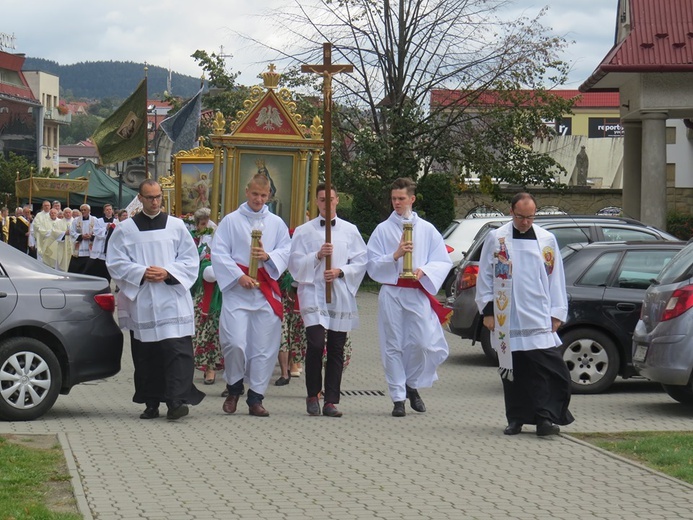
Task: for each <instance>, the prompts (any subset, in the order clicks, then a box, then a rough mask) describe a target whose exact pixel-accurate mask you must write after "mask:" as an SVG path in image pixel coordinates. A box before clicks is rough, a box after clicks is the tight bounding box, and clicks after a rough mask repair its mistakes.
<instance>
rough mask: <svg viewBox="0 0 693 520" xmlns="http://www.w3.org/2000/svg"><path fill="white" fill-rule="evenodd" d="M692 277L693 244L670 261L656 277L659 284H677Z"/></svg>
mask: <svg viewBox="0 0 693 520" xmlns="http://www.w3.org/2000/svg"><path fill="white" fill-rule="evenodd" d="M691 276H693V243H691V244H688V245H687V246H686V247H684V248H683V249H682V250H681V251H679V253H678V254H677V255H676V256H675V257H674V258H672V259H671V262H669V263H668V264H667V265H666V266H664V269H662V271H661V272H660V273H659V275H657V278H656V280H657V282H658V283H660V284H670V283H678V282H680V281H683V280H686V279H688V278H690V277H691Z"/></svg>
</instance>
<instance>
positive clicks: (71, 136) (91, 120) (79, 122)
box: [60, 114, 103, 144]
mask: <svg viewBox="0 0 693 520" xmlns="http://www.w3.org/2000/svg"><path fill="white" fill-rule="evenodd" d="M102 121H103V119H102V118H100V117H98V116H93V115H91V114H74V115H73V116H72V122H71V123H70V125H68V126H65V127H63V128H61V129H60V144H74V143H79V142H80V141H83V140H85V139H88V138H89V137H91V136H92V135H93V134H94V132H95V131H96V129H97V128H98V127H99V125H100V124H101V122H102Z"/></svg>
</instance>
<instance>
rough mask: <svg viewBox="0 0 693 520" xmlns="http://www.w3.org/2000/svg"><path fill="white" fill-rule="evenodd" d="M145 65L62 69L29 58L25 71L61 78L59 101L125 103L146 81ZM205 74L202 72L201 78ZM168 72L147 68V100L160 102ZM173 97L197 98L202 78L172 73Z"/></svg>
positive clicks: (109, 64) (92, 63)
mask: <svg viewBox="0 0 693 520" xmlns="http://www.w3.org/2000/svg"><path fill="white" fill-rule="evenodd" d="M144 67H145V64H144V63H135V62H132V61H87V62H79V63H74V64H72V65H60V64H59V63H58V62H56V61H51V60H46V59H43V58H29V57H28V58H26V61H25V62H24V66H23V67H22V69H23V70H39V71H42V72H47V73H49V74H54V75H56V76H58V77H59V78H60V97H61V99H63V100H69V99H73V98H74V99H90V100H101V99H106V98H113V99H121V100H122V99H125V98H127V97H128V96H129V95H130V94H132V93H133V92H134V90H135V89H136V88H137V85H139V82H140V81H142V79H143V78H144ZM201 74H202V73H201V72H200V75H201ZM168 75H169V71H168V69H166V68H164V67H159V66H156V65H149V64H147V90H148V93H147V97H148V98H149V99H161V98H162V97H163V93H164V91H165V90H167V89H168V87H167V82H168ZM171 86H172V89H171V90H172V91H173V95H175V96H179V97H182V98H189V97H192V96H194V95H195V94H196V93H197V91H198V90H199V89H200V78H195V77H193V76H186V75H184V74H179V73H177V72H171Z"/></svg>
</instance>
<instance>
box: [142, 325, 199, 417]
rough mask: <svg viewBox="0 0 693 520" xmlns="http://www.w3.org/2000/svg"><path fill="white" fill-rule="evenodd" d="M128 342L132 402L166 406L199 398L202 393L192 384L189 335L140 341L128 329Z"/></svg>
mask: <svg viewBox="0 0 693 520" xmlns="http://www.w3.org/2000/svg"><path fill="white" fill-rule="evenodd" d="M130 345H131V347H132V361H133V365H134V366H135V375H134V380H135V395H134V396H133V398H132V400H133V401H134V402H136V403H145V404H146V405H147V406H151V407H158V406H159V403H162V402H164V403H166V405H167V406H168V407H169V408H177V407H178V406H180V405H181V404H183V403H187V404H199V403H200V401H202V399H203V398H204V396H205V394H204V393H202V392H200V391H199V390H198V389H197V388H195V385H193V377H194V373H195V363H194V359H193V346H192V337H190V336H185V337H182V338H169V339H164V340H161V341H152V342H142V341H139V340H137V339H135V337H134V335H133V333H132V332H130Z"/></svg>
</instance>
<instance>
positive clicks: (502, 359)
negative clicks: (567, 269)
mask: <svg viewBox="0 0 693 520" xmlns="http://www.w3.org/2000/svg"><path fill="white" fill-rule="evenodd" d="M475 300H476V304H477V307H478V308H479V312H481V313H482V314H484V315H486V316H491V315H493V316H494V318H495V325H494V330H493V331H492V332H491V343H492V345H493V347H494V349H495V350H496V352H497V353H498V359H499V370H500V373H501V376H502V381H503V388H504V392H505V403H506V417H507V419H508V423H509V424H510V423H513V422H516V423H520V424H536V423H537V421H538V420H542V419H548V420H550V421H551V422H552V423H554V424H561V425H564V424H570V423H571V422H572V421H573V417H572V415H571V414H570V412H569V411H568V404H569V403H570V385H571V383H570V373H569V372H568V368H567V367H566V365H565V362H564V361H563V357H562V355H561V352H560V349H559V348H558V347H559V346H560V345H561V339H560V338H559V337H558V334H556V333H555V332H553V330H552V322H551V318H552V317H553V318H556V319H558V320H560V321H562V322H564V321H565V319H566V316H567V314H568V300H567V296H566V290H565V276H564V273H563V261H562V259H561V256H560V249H559V247H558V242H557V241H556V238H555V237H554V235H553V234H552V233H549V232H548V231H546V230H545V229H543V228H541V227H540V226H536V225H533V226H532V227H531V228H530V229H529V230H528V231H527V232H526V233H520V232H519V231H518V230H517V229H516V228H515V226H514V225H513V223H512V222H508V223H507V224H505V225H503V226H501V227H500V228H498V229H496V230H493V231H491V232H489V234H488V235H487V237H486V239H485V242H484V246H483V248H482V252H481V258H480V260H479V276H478V278H477V286H476V298H475Z"/></svg>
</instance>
